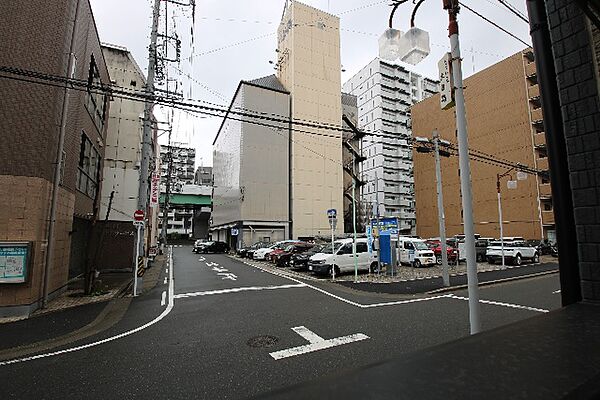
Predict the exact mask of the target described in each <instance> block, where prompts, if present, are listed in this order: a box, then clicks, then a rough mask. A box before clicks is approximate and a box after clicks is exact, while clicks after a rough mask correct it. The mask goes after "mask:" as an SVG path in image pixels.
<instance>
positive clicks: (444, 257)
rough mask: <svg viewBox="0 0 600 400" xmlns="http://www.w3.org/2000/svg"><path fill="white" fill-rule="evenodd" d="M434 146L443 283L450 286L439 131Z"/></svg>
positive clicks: (434, 134) (434, 137) (434, 135)
mask: <svg viewBox="0 0 600 400" xmlns="http://www.w3.org/2000/svg"><path fill="white" fill-rule="evenodd" d="M433 144H434V146H435V149H434V150H435V180H436V186H437V206H438V221H439V226H440V242H441V245H442V281H443V283H444V286H450V274H449V273H448V253H447V251H448V250H447V246H446V216H445V214H444V195H443V193H442V167H441V163H440V134H439V132H438V131H433Z"/></svg>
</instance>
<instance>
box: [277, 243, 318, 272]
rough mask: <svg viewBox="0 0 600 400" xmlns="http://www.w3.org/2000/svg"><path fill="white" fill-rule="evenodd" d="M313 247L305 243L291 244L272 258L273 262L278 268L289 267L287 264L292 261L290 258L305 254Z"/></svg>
mask: <svg viewBox="0 0 600 400" xmlns="http://www.w3.org/2000/svg"><path fill="white" fill-rule="evenodd" d="M313 247H314V244H312V243H305V242H301V243H294V244H291V245H289V246H288V247H286V248H285V249H284V250H283V252H281V253H279V254H277V255H276V256H275V257H274V259H273V262H274V263H275V264H277V266H278V267H281V268H283V267H287V266H289V262H290V260H291V259H292V256H294V255H297V254H302V253H304V252H307V251H309V250H310V249H312V248H313Z"/></svg>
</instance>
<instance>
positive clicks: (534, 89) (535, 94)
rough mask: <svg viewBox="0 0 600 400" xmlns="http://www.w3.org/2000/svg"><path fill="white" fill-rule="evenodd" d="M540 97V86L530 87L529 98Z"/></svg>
mask: <svg viewBox="0 0 600 400" xmlns="http://www.w3.org/2000/svg"><path fill="white" fill-rule="evenodd" d="M539 95H540V85H533V86H529V98H530V99H531V98H532V97H539Z"/></svg>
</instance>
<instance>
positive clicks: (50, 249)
mask: <svg viewBox="0 0 600 400" xmlns="http://www.w3.org/2000/svg"><path fill="white" fill-rule="evenodd" d="M79 2H80V0H77V2H76V3H75V17H74V18H73V30H72V31H71V43H70V44H69V63H68V66H67V73H66V74H67V75H68V76H69V78H73V77H74V76H75V66H76V58H75V54H73V47H74V43H75V28H76V26H77V17H78V16H79ZM68 110H69V84H68V83H65V90H64V92H63V104H62V111H61V116H60V131H59V134H58V149H57V150H56V165H55V167H54V181H53V184H52V200H51V204H50V221H49V225H48V236H47V238H46V242H47V243H48V246H47V248H46V260H45V261H46V262H45V263H44V286H43V289H42V293H43V294H42V308H46V306H47V305H48V290H49V282H50V270H51V269H52V266H53V265H52V264H53V256H54V234H55V233H54V231H55V229H56V208H57V203H58V191H59V190H60V177H61V176H62V174H63V163H62V154H63V152H64V148H65V134H66V130H67V112H68Z"/></svg>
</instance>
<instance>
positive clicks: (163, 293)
mask: <svg viewBox="0 0 600 400" xmlns="http://www.w3.org/2000/svg"><path fill="white" fill-rule="evenodd" d="M166 301H167V292H165V291H164V290H163V292H162V298H161V299H160V305H161V307H162V306H164V305H165V304H166Z"/></svg>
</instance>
